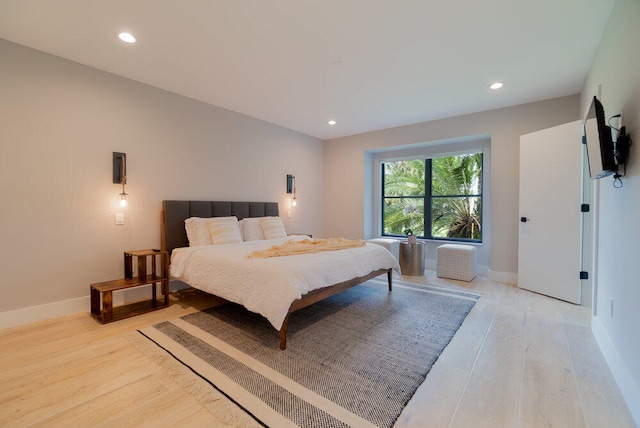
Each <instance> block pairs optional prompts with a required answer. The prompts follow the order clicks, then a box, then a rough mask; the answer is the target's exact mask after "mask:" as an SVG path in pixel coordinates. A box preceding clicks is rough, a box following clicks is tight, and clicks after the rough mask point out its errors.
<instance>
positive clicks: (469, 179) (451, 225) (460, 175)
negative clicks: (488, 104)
mask: <svg viewBox="0 0 640 428" xmlns="http://www.w3.org/2000/svg"><path fill="white" fill-rule="evenodd" d="M407 229H411V231H412V232H413V234H414V235H417V236H419V237H421V238H428V239H446V240H459V241H472V242H481V241H482V153H470V154H460V155H452V156H443V157H435V158H432V159H412V160H402V161H395V162H383V163H382V234H383V235H391V236H401V235H405V234H406V233H405V230H407Z"/></svg>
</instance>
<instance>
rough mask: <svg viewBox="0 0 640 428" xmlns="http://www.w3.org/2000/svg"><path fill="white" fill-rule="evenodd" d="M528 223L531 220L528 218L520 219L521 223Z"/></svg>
mask: <svg viewBox="0 0 640 428" xmlns="http://www.w3.org/2000/svg"><path fill="white" fill-rule="evenodd" d="M528 221H529V219H528V218H526V217H520V223H526V222H528Z"/></svg>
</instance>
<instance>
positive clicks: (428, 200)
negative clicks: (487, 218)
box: [380, 151, 485, 244]
mask: <svg viewBox="0 0 640 428" xmlns="http://www.w3.org/2000/svg"><path fill="white" fill-rule="evenodd" d="M477 153H479V154H480V155H481V157H482V161H481V168H482V169H481V172H480V193H479V194H473V195H433V194H432V193H433V189H432V187H433V186H432V182H433V171H432V162H433V159H439V158H444V157H449V156H460V155H465V154H477ZM416 159H420V160H423V161H424V162H425V166H424V174H425V177H424V186H425V188H424V195H423V196H386V195H385V164H387V163H391V162H398V161H397V160H396V161H382V162H381V163H380V181H381V184H382V186H381V198H380V202H381V204H380V227H381V235H382V236H388V237H404V236H405V235H402V234H391V233H385V226H384V224H385V201H386V200H387V199H423V212H424V215H423V230H424V231H425V234H424V235H420V236H418V238H420V239H429V240H434V241H451V242H467V243H479V244H481V243H482V241H483V237H484V231H483V230H482V229H483V226H482V225H483V224H484V196H483V195H484V190H485V189H484V186H485V183H484V152H483V151H481V152H470V153H459V154H446V155H441V156H432V157H430V158H414V159H406V160H416ZM427 177H428V178H429V179H427ZM445 198H479V200H480V227H481V230H480V239H473V238H453V237H440V236H433V235H432V227H431V223H432V208H433V200H434V199H445ZM427 231H428V234H427V233H426V232H427Z"/></svg>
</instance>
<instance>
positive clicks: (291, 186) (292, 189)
mask: <svg viewBox="0 0 640 428" xmlns="http://www.w3.org/2000/svg"><path fill="white" fill-rule="evenodd" d="M287 193H289V194H291V193H293V199H292V200H291V206H294V207H295V206H296V205H298V200H297V199H296V176H295V175H291V174H287Z"/></svg>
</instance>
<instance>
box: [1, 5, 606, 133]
mask: <svg viewBox="0 0 640 428" xmlns="http://www.w3.org/2000/svg"><path fill="white" fill-rule="evenodd" d="M614 2H615V0H528V1H525V0H485V1H478V0H457V1H456V0H450V1H442V0H441V1H434V0H384V1H383V0H180V1H177V0H175V1H167V0H165V1H159V0H94V1H87V0H55V1H52V0H0V38H4V39H7V40H9V41H12V42H15V43H19V44H22V45H25V46H29V47H32V48H35V49H39V50H42V51H45V52H48V53H51V54H54V55H58V56H61V57H63V58H67V59H70V60H72V61H76V62H79V63H82V64H86V65H89V66H92V67H95V68H98V69H101V70H105V71H108V72H111V73H114V74H117V75H120V76H124V77H128V78H130V79H134V80H137V81H139V82H143V83H147V84H149V85H153V86H156V87H158V88H162V89H166V90H168V91H172V92H176V93H178V94H182V95H186V96H188V97H191V98H195V99H198V100H201V101H204V102H207V103H210V104H214V105H217V106H221V107H224V108H227V109H229V110H233V111H236V112H239V113H243V114H246V115H248V116H252V117H255V118H258V119H262V120H265V121H268V122H272V123H275V124H278V125H281V126H284V127H287V128H290V129H294V130H297V131H299V132H302V133H304V134H308V135H312V136H315V137H318V138H321V139H325V140H326V139H331V138H336V137H341V136H346V135H353V134H358V133H362V132H367V131H374V130H378V129H384V128H390V127H395V126H401V125H407V124H411V123H418V122H424V121H428V120H434V119H439V118H443V117H451V116H458V115H461V114H466V113H472V112H477V111H483V110H490V109H495V108H500V107H507V106H511V105H517V104H522V103H527V102H532V101H538V100H543V99H548V98H554V97H559V96H564V95H572V94H576V93H579V92H580V90H581V88H582V85H583V82H584V79H585V77H586V73H587V70H588V69H589V66H590V65H591V61H592V59H593V56H594V53H595V50H596V48H597V46H598V43H599V40H600V37H601V35H602V32H603V29H604V27H605V25H606V22H607V20H608V17H609V14H610V12H611V9H612V7H613V4H614ZM121 31H129V32H131V33H132V34H133V35H134V36H135V37H136V38H137V39H138V42H137V43H136V44H134V45H127V44H125V43H123V42H121V41H120V40H119V39H118V37H117V35H118V33H120V32H121ZM0 66H1V65H0ZM496 80H500V81H503V82H504V84H505V85H504V88H502V89H501V90H498V91H491V90H490V89H488V85H489V83H491V82H493V81H496ZM330 119H335V120H336V121H337V125H335V126H329V125H327V121H328V120H330Z"/></svg>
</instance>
